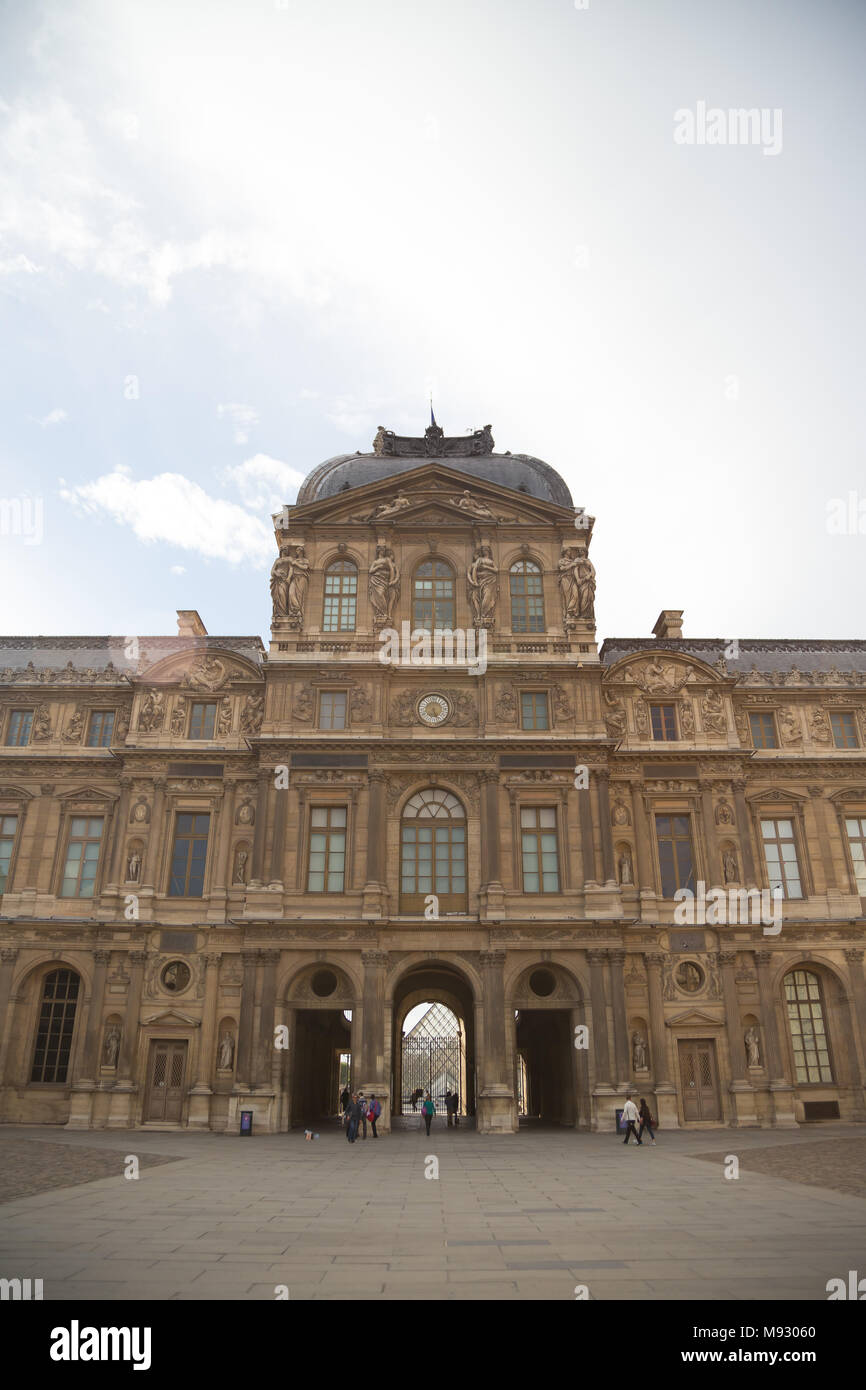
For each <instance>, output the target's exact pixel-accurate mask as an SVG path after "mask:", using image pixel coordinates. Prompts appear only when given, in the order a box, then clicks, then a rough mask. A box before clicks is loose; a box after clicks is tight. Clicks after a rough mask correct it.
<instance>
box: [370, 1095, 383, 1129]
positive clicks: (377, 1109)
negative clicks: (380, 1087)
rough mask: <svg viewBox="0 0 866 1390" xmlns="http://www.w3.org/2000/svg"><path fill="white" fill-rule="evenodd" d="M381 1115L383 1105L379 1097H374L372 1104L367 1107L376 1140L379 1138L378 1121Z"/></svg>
mask: <svg viewBox="0 0 866 1390" xmlns="http://www.w3.org/2000/svg"><path fill="white" fill-rule="evenodd" d="M381 1113H382V1103H381V1101H380V1100H379V1099H378V1097H377V1096H373V1098H372V1100H371V1101H370V1104H369V1105H368V1106H367V1119H368V1120H369V1121H370V1125H371V1127H372V1130H373V1138H374V1139H378V1138H379V1136H378V1134H377V1133H376V1121H377V1120H378V1118H379V1116H380V1115H381Z"/></svg>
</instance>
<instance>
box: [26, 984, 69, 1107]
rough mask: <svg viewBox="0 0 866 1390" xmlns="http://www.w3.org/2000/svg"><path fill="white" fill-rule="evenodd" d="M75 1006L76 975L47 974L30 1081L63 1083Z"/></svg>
mask: <svg viewBox="0 0 866 1390" xmlns="http://www.w3.org/2000/svg"><path fill="white" fill-rule="evenodd" d="M77 1004H78V976H77V975H75V974H73V972H72V971H71V970H52V972H51V974H50V975H46V977H45V983H44V985H43V987H42V1006H41V1008H40V1010H39V1027H38V1028H37V1030H36V1046H35V1048H34V1050H33V1066H32V1067H31V1069H30V1080H31V1081H43V1082H54V1083H55V1084H57V1083H60V1082H63V1081H65V1080H66V1076H67V1072H68V1071H69V1054H70V1051H71V1048H72V1034H73V1031H74V1029H75V1009H76V1006H77Z"/></svg>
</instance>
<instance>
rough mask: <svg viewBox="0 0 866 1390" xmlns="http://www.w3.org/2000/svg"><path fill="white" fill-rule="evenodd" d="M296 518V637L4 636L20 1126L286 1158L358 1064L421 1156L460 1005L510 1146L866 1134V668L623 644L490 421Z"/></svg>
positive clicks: (554, 486) (356, 480) (0, 1087)
mask: <svg viewBox="0 0 866 1390" xmlns="http://www.w3.org/2000/svg"><path fill="white" fill-rule="evenodd" d="M274 530H275V560H274V565H273V569H272V571H271V576H270V598H271V604H272V614H273V616H272V627H271V638H270V644H269V646H268V648H267V649H265V647H264V646H263V644H262V642H261V640H260V638H259V637H257V636H240V637H238V636H226V637H220V636H211V635H209V634H208V632H207V631H206V629H205V626H204V624H203V622H202V620H201V618H200V617H199V615H198V613H197V612H194V611H186V610H185V611H182V612H180V613H179V614H178V632H177V635H172V636H164V637H147V636H135V635H123V636H119V637H77V638H76V637H59V638H51V637H44V638H43V637H33V638H16V637H10V638H5V639H0V760H2V770H0V1119H2V1120H3V1121H4V1122H7V1123H10V1122H11V1123H28V1122H29V1123H39V1124H45V1123H49V1124H58V1125H67V1126H69V1127H71V1128H80V1129H88V1128H104V1127H108V1128H113V1127H117V1128H134V1127H137V1126H141V1125H149V1126H160V1127H161V1126H179V1127H183V1128H185V1127H189V1128H197V1129H210V1130H215V1131H223V1132H229V1133H237V1132H238V1129H239V1125H240V1115H241V1112H242V1111H251V1112H252V1114H253V1132H254V1133H257V1132H274V1131H281V1130H288V1129H290V1128H293V1127H296V1126H306V1125H310V1124H315V1123H316V1122H320V1121H321V1119H322V1117H323V1116H327V1115H329V1114H333V1113H334V1112H335V1110H336V1108H337V1096H338V1091H339V1087H340V1084H341V1078H342V1079H343V1080H345V1078H346V1077H350V1078H351V1081H352V1084H353V1085H354V1086H355V1087H356V1088H361V1089H363V1090H364V1091H365V1092H366V1093H367V1094H368V1095H369V1094H371V1093H375V1094H377V1095H378V1096H380V1097H381V1100H382V1106H383V1116H382V1124H381V1128H382V1130H384V1131H387V1129H388V1127H389V1125H391V1124H393V1123H394V1122H395V1120H396V1117H398V1116H399V1115H400V1114H401V1113H405V1111H406V1110H407V1107H408V1102H407V1089H408V1087H407V1083H406V1077H405V1076H404V1051H405V1044H404V1020H405V1019H406V1016H407V1014H408V1013H409V1012H410V1010H412V1009H413V1008H414V1007H415V1006H416V1005H418V1004H420V1003H425V1002H426V1003H434V1004H438V1005H440V1006H442V1007H443V1008H444V1009H446V1010H449V1011H450V1014H451V1015H453V1017H454V1018H456V1020H457V1021H458V1024H459V1046H460V1049H461V1052H460V1057H459V1070H458V1071H456V1072H454V1074H455V1075H459V1077H460V1087H459V1089H460V1090H461V1091H462V1094H461V1098H460V1110H461V1115H462V1116H464V1117H465V1118H466V1121H468V1122H469V1123H470V1124H474V1125H475V1126H476V1128H477V1129H478V1130H479V1131H480V1132H482V1133H500V1134H512V1133H514V1132H516V1130H517V1128H518V1125H519V1124H520V1123H521V1122H524V1123H527V1124H532V1123H537V1122H548V1123H554V1124H562V1125H567V1126H573V1127H577V1128H579V1129H593V1130H595V1129H598V1130H609V1131H612V1130H613V1128H614V1124H615V1111H616V1109H617V1107H618V1106H621V1105H622V1104H623V1098H624V1096H625V1093H626V1091H627V1090H631V1091H632V1092H633V1093H636V1094H637V1095H638V1096H645V1097H646V1098H647V1099H648V1100H649V1102H650V1105H651V1108H652V1109H653V1110H654V1112H655V1113H657V1114H658V1116H659V1119H660V1122H661V1124H662V1126H663V1127H664V1128H674V1127H701V1126H711V1125H727V1126H733V1127H742V1126H758V1127H768V1128H770V1127H773V1126H783V1127H792V1126H794V1125H798V1124H805V1123H810V1122H814V1121H820V1120H822V1119H830V1118H841V1119H843V1120H863V1119H866V1104H864V1083H866V976H864V947H866V923H864V916H863V901H864V897H866V859H864V849H866V749H864V745H866V642H862V641H851V642H841V641H828V642H822V641H784V640H779V641H750V640H746V639H743V640H740V641H735V640H733V639H729V638H725V639H721V638H718V639H711V638H708V639H699V638H685V637H683V635H682V612H681V611H680V610H674V609H665V610H663V611H662V613H661V616H660V617H659V619H658V622H657V623H656V626H655V628H654V629H653V633H652V635H647V636H644V637H637V638H635V637H629V638H608V639H607V640H605V641H604V642H603V643H602V644H601V645H600V646H599V645H598V644H597V641H596V627H595V588H596V576H595V571H594V568H593V565H592V562H591V560H590V558H589V552H590V547H591V542H592V531H593V518H592V517H589V516H587V515H586V514H585V513H584V512H583V511H582V510H581V509H579V508H575V505H574V502H573V499H572V497H571V495H570V493H569V490H568V488H567V487H566V485H565V483H564V481H563V480H562V478H561V477H560V476H559V475H558V474H557V473H556V472H555V471H554V469H553V468H552V467H550V466H549V465H548V464H546V463H543V462H542V461H541V460H539V459H536V458H532V457H530V456H527V455H517V454H510V453H498V452H495V445H494V441H493V438H492V434H491V431H490V428H489V427H486V428H485V429H483V430H478V431H475V432H474V433H472V434H470V435H468V436H466V437H461V438H454V437H447V436H445V435H444V434H443V432H442V431H441V429H439V427H438V426H436V425H431V426H430V428H429V429H428V430H427V431H426V432H425V434H424V435H423V436H422V437H419V438H408V437H401V436H397V435H395V434H394V433H393V432H391V431H389V430H385V429H380V430H379V432H378V434H377V436H376V439H375V441H374V443H373V447H372V451H371V452H369V453H358V454H353V455H348V456H338V457H336V458H332V459H330V460H328V461H327V462H326V463H324V464H322V465H320V466H319V467H317V468H315V469H313V471H312V472H311V473H309V475H308V476H307V478H306V480H305V482H304V484H303V486H302V488H301V490H300V494H299V496H298V499H297V502H296V504H294V505H292V506H286V507H284V508H283V510H282V511H281V512H280V513H277V515H276V516H275V518H274ZM742 573H743V574H745V570H743V571H742ZM602 582H603V576H602ZM668 597H672V596H668V595H663V596H661V600H662V601H664V600H665V599H667V598H668ZM676 597H678V598H682V597H683V596H680V595H677V596H676ZM657 601H658V600H657ZM643 606H644V605H643V604H641V607H643ZM434 1041H435V1039H434ZM450 1045H453V1037H452V1040H451V1044H450ZM434 1099H435V1100H436V1102H437V1106H438V1107H439V1108H440V1109H441V1104H442V1103H441V1099H440V1098H439V1097H438V1096H436V1097H434Z"/></svg>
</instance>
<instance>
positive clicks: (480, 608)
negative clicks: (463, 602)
mask: <svg viewBox="0 0 866 1390" xmlns="http://www.w3.org/2000/svg"><path fill="white" fill-rule="evenodd" d="M466 594H467V597H468V599H469V605H470V607H471V609H472V623H473V626H474V627H487V628H490V627H493V625H494V621H495V619H494V612H495V610H496V600H497V598H498V596H499V580H498V577H497V573H496V564H495V562H494V559H493V552H492V550H491V549H490V546H489V545H480V546H478V548H477V549H476V551H475V555H474V557H473V560H472V564H471V565H470V566H469V569H468V570H467V571H466Z"/></svg>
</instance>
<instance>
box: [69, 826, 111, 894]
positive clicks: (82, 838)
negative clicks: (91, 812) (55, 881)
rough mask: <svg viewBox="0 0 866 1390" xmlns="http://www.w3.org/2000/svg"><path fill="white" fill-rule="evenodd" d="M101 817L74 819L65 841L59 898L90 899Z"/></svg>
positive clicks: (96, 859) (92, 889)
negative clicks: (64, 861) (64, 859)
mask: <svg viewBox="0 0 866 1390" xmlns="http://www.w3.org/2000/svg"><path fill="white" fill-rule="evenodd" d="M103 826H104V821H103V818H102V816H73V817H72V820H71V821H70V823H69V839H68V840H67V842H66V863H65V865H64V868H63V881H62V883H61V885H60V896H61V897H62V898H92V897H93V893H94V887H95V884H96V870H97V868H98V867H99V851H100V849H101V847H102V830H103Z"/></svg>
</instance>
